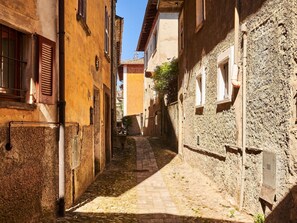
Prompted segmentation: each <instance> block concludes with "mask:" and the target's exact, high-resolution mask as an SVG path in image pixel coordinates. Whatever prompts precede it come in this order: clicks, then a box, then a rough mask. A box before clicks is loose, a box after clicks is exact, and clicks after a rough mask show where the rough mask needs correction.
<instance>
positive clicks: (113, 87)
mask: <svg viewBox="0 0 297 223" xmlns="http://www.w3.org/2000/svg"><path fill="white" fill-rule="evenodd" d="M114 1H115V0H112V1H111V44H110V45H111V52H110V57H111V63H110V71H111V78H110V89H111V118H110V132H111V134H110V136H111V142H110V145H111V146H110V148H111V157H113V138H114V135H113V134H114V121H115V120H114V114H115V106H114V101H115V92H114V91H115V79H114V77H115V75H114V63H115V61H114V16H115V15H114Z"/></svg>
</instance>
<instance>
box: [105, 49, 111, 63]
mask: <svg viewBox="0 0 297 223" xmlns="http://www.w3.org/2000/svg"><path fill="white" fill-rule="evenodd" d="M104 56H105V58H106V59H107V61H108V62H109V63H110V56H109V54H108V53H107V52H106V51H104Z"/></svg>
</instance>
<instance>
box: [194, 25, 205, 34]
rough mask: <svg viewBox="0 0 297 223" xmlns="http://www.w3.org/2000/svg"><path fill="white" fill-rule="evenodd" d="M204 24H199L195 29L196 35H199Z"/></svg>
mask: <svg viewBox="0 0 297 223" xmlns="http://www.w3.org/2000/svg"><path fill="white" fill-rule="evenodd" d="M203 24H204V22H201V23H200V24H198V25H197V26H196V28H195V33H198V32H199V31H200V29H202V27H203Z"/></svg>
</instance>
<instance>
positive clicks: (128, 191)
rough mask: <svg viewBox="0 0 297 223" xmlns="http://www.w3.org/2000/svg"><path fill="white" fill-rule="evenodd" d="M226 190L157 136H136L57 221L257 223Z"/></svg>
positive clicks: (120, 150) (117, 149) (61, 222)
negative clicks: (238, 206) (182, 158)
mask: <svg viewBox="0 0 297 223" xmlns="http://www.w3.org/2000/svg"><path fill="white" fill-rule="evenodd" d="M119 147H120V146H119ZM222 194H223V192H222V191H218V190H217V189H216V188H215V187H214V186H213V185H212V184H211V181H209V180H208V179H207V178H206V177H204V176H203V175H201V174H199V172H198V171H197V170H194V169H192V168H191V167H189V166H187V165H186V164H185V163H184V162H182V160H181V159H180V157H179V156H176V154H175V153H174V152H172V151H170V148H168V147H166V146H164V145H163V144H162V143H161V142H160V140H158V139H157V138H150V139H148V138H145V137H131V138H128V140H127V143H126V144H125V149H124V150H123V149H120V148H115V149H114V158H113V159H112V162H111V163H110V164H109V165H108V166H107V168H106V170H105V171H104V172H103V173H102V174H100V175H99V176H98V177H97V178H96V180H95V182H94V183H93V184H92V185H91V186H90V187H89V188H88V189H87V191H86V192H85V193H84V194H83V195H82V196H81V198H80V199H79V200H78V201H77V202H76V204H75V205H74V206H73V207H72V208H70V209H69V210H67V212H66V216H65V217H64V218H60V219H58V220H57V222H58V223H68V222H87V223H88V222H90V223H91V222H94V223H95V222H99V223H101V222H102V223H104V222H107V223H108V222H115V223H121V222H122V223H134V222H135V223H136V222H137V223H171V222H172V223H180V222H181V223H182V222H197V223H199V222H200V223H224V222H226V223H227V222H252V217H251V216H248V215H246V214H244V213H240V212H238V211H236V209H235V208H233V207H232V205H231V204H230V202H228V200H226V199H225V197H224V196H222Z"/></svg>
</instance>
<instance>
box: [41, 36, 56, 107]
mask: <svg viewBox="0 0 297 223" xmlns="http://www.w3.org/2000/svg"><path fill="white" fill-rule="evenodd" d="M38 42H39V44H38V48H39V102H40V103H44V104H54V95H55V94H54V93H55V84H54V81H55V75H54V74H55V71H54V58H55V42H52V41H50V40H49V39H46V38H44V37H42V36H38Z"/></svg>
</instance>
